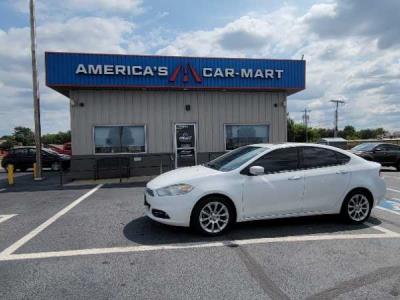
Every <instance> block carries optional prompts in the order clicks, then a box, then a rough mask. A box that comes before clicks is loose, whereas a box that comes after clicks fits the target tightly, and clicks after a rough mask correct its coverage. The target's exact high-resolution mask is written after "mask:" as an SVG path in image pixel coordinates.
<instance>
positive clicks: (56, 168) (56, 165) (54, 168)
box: [51, 161, 61, 171]
mask: <svg viewBox="0 0 400 300" xmlns="http://www.w3.org/2000/svg"><path fill="white" fill-rule="evenodd" d="M60 168H61V164H60V163H59V162H58V161H55V162H53V163H52V164H51V170H52V171H60Z"/></svg>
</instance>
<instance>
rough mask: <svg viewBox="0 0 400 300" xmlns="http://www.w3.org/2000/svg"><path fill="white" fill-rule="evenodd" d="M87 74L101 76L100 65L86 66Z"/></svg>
mask: <svg viewBox="0 0 400 300" xmlns="http://www.w3.org/2000/svg"><path fill="white" fill-rule="evenodd" d="M88 73H89V74H95V75H97V74H103V69H102V65H88Z"/></svg>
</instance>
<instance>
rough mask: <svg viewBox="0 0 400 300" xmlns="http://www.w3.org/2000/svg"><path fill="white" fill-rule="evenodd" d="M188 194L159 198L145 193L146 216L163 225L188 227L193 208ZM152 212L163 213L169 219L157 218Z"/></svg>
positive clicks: (191, 198) (191, 199)
mask: <svg viewBox="0 0 400 300" xmlns="http://www.w3.org/2000/svg"><path fill="white" fill-rule="evenodd" d="M190 194H191V193H188V194H185V195H179V196H165V197H159V196H157V195H150V194H149V193H148V192H147V191H146V192H145V194H144V197H145V198H144V200H145V208H146V211H145V213H146V216H148V217H149V218H150V219H152V220H154V221H157V222H160V223H163V224H167V225H173V226H184V227H189V226H190V215H191V213H192V208H193V196H192V197H191V196H190ZM146 204H147V205H146ZM153 210H156V212H157V211H162V212H165V213H166V214H167V215H168V217H169V218H160V217H157V213H156V214H154V211H153Z"/></svg>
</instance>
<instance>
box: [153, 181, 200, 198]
mask: <svg viewBox="0 0 400 300" xmlns="http://www.w3.org/2000/svg"><path fill="white" fill-rule="evenodd" d="M191 190H193V187H192V186H191V185H190V184H184V183H182V184H174V185H169V186H166V187H163V188H160V189H157V190H156V192H157V195H158V196H160V197H163V196H176V195H183V194H187V193H189V192H190V191H191Z"/></svg>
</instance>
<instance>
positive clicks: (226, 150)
mask: <svg viewBox="0 0 400 300" xmlns="http://www.w3.org/2000/svg"><path fill="white" fill-rule="evenodd" d="M260 125H261V126H267V128H268V130H267V132H268V141H267V142H266V143H265V144H268V143H269V142H270V139H271V123H264V122H263V123H224V124H223V126H224V151H225V152H229V151H232V150H235V149H237V148H239V147H237V148H235V149H227V148H226V138H227V135H226V127H227V126H260ZM249 145H251V144H249ZM249 145H243V146H249ZM243 146H240V147H243Z"/></svg>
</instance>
